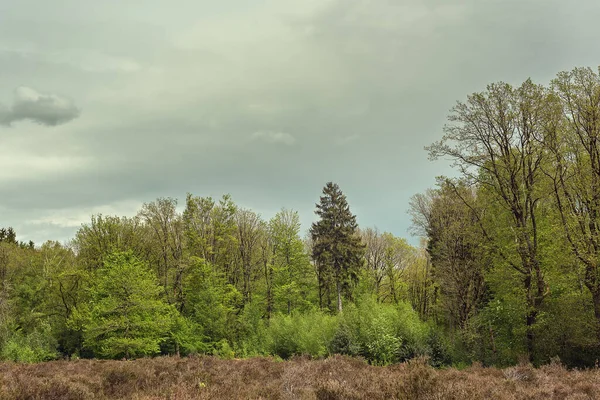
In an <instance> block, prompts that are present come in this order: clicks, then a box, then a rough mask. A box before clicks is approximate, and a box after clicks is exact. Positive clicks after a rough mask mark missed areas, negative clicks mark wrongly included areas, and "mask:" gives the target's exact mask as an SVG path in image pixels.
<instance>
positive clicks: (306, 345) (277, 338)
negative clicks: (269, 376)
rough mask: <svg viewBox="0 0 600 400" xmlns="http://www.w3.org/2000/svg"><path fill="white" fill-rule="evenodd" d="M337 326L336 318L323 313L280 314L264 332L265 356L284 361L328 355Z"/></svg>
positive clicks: (270, 322)
mask: <svg viewBox="0 0 600 400" xmlns="http://www.w3.org/2000/svg"><path fill="white" fill-rule="evenodd" d="M337 325H338V321H337V317H334V316H329V315H325V314H323V313H321V312H308V313H304V314H296V315H278V316H276V317H274V318H272V319H271V320H270V321H269V322H268V325H267V327H266V329H265V332H264V342H263V346H264V350H265V353H266V354H272V355H278V356H280V357H282V358H289V357H291V356H294V355H309V356H312V357H325V356H327V355H328V354H329V348H330V343H331V341H332V340H333V338H334V335H335V332H336V330H337Z"/></svg>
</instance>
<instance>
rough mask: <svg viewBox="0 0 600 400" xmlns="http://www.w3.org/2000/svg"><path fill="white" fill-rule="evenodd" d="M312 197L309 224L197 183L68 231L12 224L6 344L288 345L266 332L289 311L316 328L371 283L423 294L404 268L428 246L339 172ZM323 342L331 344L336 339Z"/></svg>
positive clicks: (386, 297) (50, 351) (5, 290)
mask: <svg viewBox="0 0 600 400" xmlns="http://www.w3.org/2000/svg"><path fill="white" fill-rule="evenodd" d="M316 210H317V211H316V213H317V214H318V215H319V216H320V219H319V220H318V221H317V222H315V223H314V224H313V225H312V227H311V229H310V231H309V234H308V235H307V236H306V237H304V238H303V237H302V236H301V231H300V229H301V227H300V221H299V216H298V213H297V212H295V211H292V210H287V209H282V210H281V211H280V212H278V213H277V214H276V215H275V216H274V217H273V218H272V219H270V220H269V221H266V220H264V219H262V218H261V216H260V215H259V214H257V213H255V212H253V211H252V210H249V209H244V208H241V207H238V206H237V205H236V204H235V203H234V202H233V200H232V199H231V197H230V196H228V195H225V196H223V197H222V198H221V199H219V200H218V201H216V200H213V199H212V198H210V197H197V196H193V195H191V194H189V195H188V196H187V198H186V201H185V207H184V209H183V212H179V211H178V209H177V201H176V200H175V199H171V198H159V199H157V200H156V201H153V202H150V203H147V204H144V205H143V206H142V208H141V210H140V211H139V212H138V213H137V215H135V216H133V217H116V216H104V215H94V216H92V217H91V219H90V221H89V222H88V223H85V224H83V225H82V226H81V228H80V229H79V230H78V231H77V233H76V234H75V237H74V238H73V240H71V241H70V242H68V243H66V244H60V243H58V242H55V241H49V242H46V243H44V244H43V245H41V246H38V247H35V246H33V245H23V244H21V243H19V242H17V241H16V234H15V233H14V230H12V229H8V232H10V234H9V235H4V236H2V238H3V239H2V240H0V327H2V328H1V331H0V354H1V356H2V358H4V359H12V360H22V361H40V360H47V359H52V358H56V357H100V358H122V357H125V358H131V357H140V356H148V355H156V354H189V353H208V354H219V355H221V356H233V355H236V356H248V355H256V354H281V355H282V356H286V355H292V354H294V353H295V352H296V350H293V349H292V350H290V349H280V350H273V349H275V348H276V347H277V346H279V344H277V343H272V342H269V343H265V342H264V340H265V337H268V336H269V335H270V334H272V335H275V336H276V335H277V333H276V332H275V331H276V329H278V328H277V327H281V326H283V325H285V324H286V323H287V322H289V321H290V320H293V323H294V324H295V323H306V324H307V325H309V326H306V330H308V331H309V332H310V331H311V329H312V328H313V326H312V325H313V324H312V323H309V322H308V321H309V320H310V319H314V320H315V321H316V322H315V324H316V325H319V324H320V323H323V324H330V325H331V324H335V323H336V322H335V321H334V319H335V318H336V314H338V313H340V312H342V309H346V308H347V307H346V305H347V304H348V305H351V306H354V304H355V303H356V301H357V299H358V298H361V297H366V296H367V295H373V296H375V298H376V299H377V301H379V302H385V303H388V304H400V303H403V302H407V301H414V302H419V301H420V300H419V299H416V298H413V297H414V296H412V294H411V292H410V288H411V287H412V285H418V286H421V285H422V283H421V282H418V278H416V279H414V280H407V279H406V276H408V275H409V271H410V270H411V269H417V270H418V269H420V268H421V267H422V265H424V263H425V262H424V260H425V258H426V255H425V253H424V252H423V251H421V250H419V249H416V248H413V247H411V246H410V245H409V244H408V243H407V242H406V241H405V240H404V239H400V238H397V237H395V236H393V235H391V234H389V233H380V232H379V231H377V230H376V229H371V228H368V229H365V230H360V229H359V228H358V226H357V224H356V219H355V216H354V215H353V214H352V213H351V211H350V208H349V205H348V203H347V201H346V197H345V195H344V194H343V193H342V191H341V190H340V188H339V186H338V185H336V184H334V183H328V184H327V185H326V186H325V188H324V189H323V196H322V197H321V198H320V201H319V203H318V204H317V207H316ZM4 231H5V230H3V231H2V232H4ZM5 237H6V238H5ZM413 275H414V276H415V277H419V276H420V274H419V273H418V272H414V273H413ZM349 312H350V311H349ZM330 317H331V318H330ZM278 324H279V325H278ZM281 324H283V325H281ZM269 329H270V331H269V332H267V330H269ZM292 330H295V328H293V329H292ZM318 330H319V327H315V332H316V331H318ZM334 330H335V329H334ZM334 330H332V331H330V332H333V331H334ZM285 335H287V334H283V336H285ZM271 339H272V338H271ZM281 339H282V340H286V338H285V337H283V338H281ZM330 339H332V338H330ZM315 349H316V350H315V351H317V352H320V353H323V354H325V353H328V352H329V344H327V345H317V346H316V347H315Z"/></svg>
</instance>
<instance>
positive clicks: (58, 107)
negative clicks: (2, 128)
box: [0, 86, 80, 126]
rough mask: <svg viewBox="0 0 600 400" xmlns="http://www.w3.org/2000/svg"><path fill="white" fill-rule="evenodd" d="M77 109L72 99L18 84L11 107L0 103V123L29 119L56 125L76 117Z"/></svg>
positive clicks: (5, 123) (77, 114)
mask: <svg viewBox="0 0 600 400" xmlns="http://www.w3.org/2000/svg"><path fill="white" fill-rule="evenodd" d="M79 114H80V111H79V109H78V108H77V107H76V106H75V104H74V103H73V101H72V100H70V99H67V98H65V97H62V96H58V95H55V94H45V93H40V92H38V91H36V90H35V89H32V88H29V87H26V86H20V87H18V88H17V89H15V92H14V99H13V104H12V107H11V108H7V107H3V106H2V105H0V123H2V124H4V125H10V124H12V123H13V122H16V121H23V120H29V121H32V122H36V123H38V124H41V125H48V126H56V125H61V124H65V123H67V122H69V121H72V120H73V119H75V118H77V117H78V116H79Z"/></svg>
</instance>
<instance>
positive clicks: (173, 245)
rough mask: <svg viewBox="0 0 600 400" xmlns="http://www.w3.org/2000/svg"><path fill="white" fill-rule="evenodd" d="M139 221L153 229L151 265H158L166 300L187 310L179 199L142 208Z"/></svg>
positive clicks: (150, 242) (164, 200) (161, 201)
mask: <svg viewBox="0 0 600 400" xmlns="http://www.w3.org/2000/svg"><path fill="white" fill-rule="evenodd" d="M139 216H140V218H141V219H142V220H143V221H144V223H145V224H146V226H147V227H148V228H149V230H150V235H149V236H150V240H149V243H148V245H149V252H150V253H151V254H152V256H151V265H153V266H156V268H157V273H158V277H159V280H160V282H161V284H162V285H163V288H164V290H165V294H166V298H167V301H168V302H169V303H170V304H176V305H177V308H178V309H179V310H182V309H183V307H184V295H183V281H184V278H185V273H186V272H187V265H186V264H185V263H184V260H183V223H182V216H181V215H180V214H179V213H178V212H177V200H175V199H172V198H159V199H157V200H156V201H153V202H151V203H146V204H144V205H143V206H142V209H141V211H140V212H139Z"/></svg>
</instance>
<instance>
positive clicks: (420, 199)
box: [410, 182, 486, 328]
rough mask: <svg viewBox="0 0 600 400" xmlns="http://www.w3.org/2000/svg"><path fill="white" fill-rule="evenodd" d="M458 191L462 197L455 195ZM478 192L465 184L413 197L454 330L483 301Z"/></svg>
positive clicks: (418, 228)
mask: <svg viewBox="0 0 600 400" xmlns="http://www.w3.org/2000/svg"><path fill="white" fill-rule="evenodd" d="M456 190H458V191H459V192H460V195H457V194H456V192H455V191H456ZM463 199H465V200H467V201H468V202H469V204H471V205H472V207H474V206H475V204H476V199H475V193H474V191H473V190H471V189H469V188H467V187H466V186H464V185H458V186H452V187H450V186H449V185H448V184H446V183H443V182H442V183H441V185H440V188H439V189H437V190H429V191H428V192H427V193H425V194H418V195H415V196H413V197H412V198H411V202H410V204H411V214H412V216H413V225H414V230H415V231H417V232H418V233H419V234H420V235H422V236H426V237H427V251H428V253H429V255H430V257H431V263H432V267H433V277H434V280H435V281H436V282H437V283H438V284H439V286H440V290H441V294H442V296H443V299H442V303H443V306H444V309H445V311H446V312H447V314H448V317H449V318H448V320H449V322H450V325H451V327H459V328H465V327H466V325H467V322H468V320H469V318H470V317H471V316H472V315H473V314H474V312H475V311H476V309H477V306H478V305H479V303H480V301H481V300H482V298H483V294H484V288H485V284H484V276H483V272H484V271H483V267H484V265H486V262H485V260H484V256H485V251H484V246H483V245H484V243H483V242H482V241H481V234H480V233H479V231H478V227H477V214H475V211H474V209H472V208H469V206H467V205H466V204H465V202H464V201H463Z"/></svg>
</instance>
